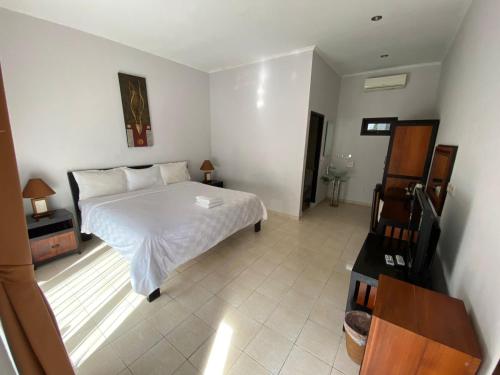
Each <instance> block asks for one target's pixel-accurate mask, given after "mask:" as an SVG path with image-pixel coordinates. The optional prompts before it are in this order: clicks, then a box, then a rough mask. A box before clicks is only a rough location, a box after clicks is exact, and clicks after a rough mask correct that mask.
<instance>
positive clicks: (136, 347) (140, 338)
mask: <svg viewBox="0 0 500 375" xmlns="http://www.w3.org/2000/svg"><path fill="white" fill-rule="evenodd" d="M162 338H163V337H162V335H161V334H160V332H158V331H157V330H156V329H155V328H154V326H153V325H152V323H150V322H149V321H147V320H146V321H144V322H142V323H140V324H139V325H138V326H136V327H134V328H133V329H131V330H130V331H129V332H128V333H126V334H124V335H123V336H121V337H120V338H118V339H117V340H116V341H114V342H113V344H112V345H113V348H114V349H115V351H116V352H117V353H118V356H119V357H120V358H121V359H122V361H123V362H125V364H126V365H127V366H128V365H130V364H131V363H132V362H134V361H135V360H136V359H137V358H139V357H140V356H142V355H143V354H144V353H145V352H147V351H148V350H149V349H150V348H152V347H153V346H154V345H155V344H156V343H158V342H159V341H160V340H161V339H162Z"/></svg>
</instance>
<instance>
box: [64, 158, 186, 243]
mask: <svg viewBox="0 0 500 375" xmlns="http://www.w3.org/2000/svg"><path fill="white" fill-rule="evenodd" d="M182 161H184V160H182ZM168 163H176V162H175V161H172V162H165V163H158V164H168ZM153 165H154V164H147V165H131V166H126V167H127V168H133V169H145V168H149V167H152V166H153ZM113 168H120V167H109V168H90V169H80V170H75V171H69V172H68V180H69V187H70V189H71V195H72V197H73V205H74V206H75V213H76V220H77V221H78V228H79V230H80V228H81V226H82V213H81V211H80V207H79V206H78V201H79V200H80V188H79V187H78V183H77V182H76V179H75V176H74V175H73V172H81V171H96V170H97V171H107V170H110V169H113ZM80 237H81V239H82V241H87V240H90V239H91V238H92V235H91V234H86V233H81V232H80Z"/></svg>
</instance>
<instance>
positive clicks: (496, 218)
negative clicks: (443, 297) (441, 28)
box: [438, 0, 500, 374]
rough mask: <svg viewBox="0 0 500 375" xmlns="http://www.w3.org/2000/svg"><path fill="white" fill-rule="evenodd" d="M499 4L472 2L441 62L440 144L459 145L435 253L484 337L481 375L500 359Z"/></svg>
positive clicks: (494, 1) (489, 0) (486, 0)
mask: <svg viewBox="0 0 500 375" xmlns="http://www.w3.org/2000/svg"><path fill="white" fill-rule="evenodd" d="M499 17H500V2H499V1H498V0H476V1H473V2H472V5H471V7H470V9H469V12H468V14H467V16H466V18H465V20H464V22H463V24H462V26H461V29H460V31H459V34H458V35H457V37H456V39H455V42H454V44H453V46H452V48H451V49H450V51H449V53H448V55H447V57H446V60H445V62H444V63H443V68H442V82H441V86H440V94H439V111H440V116H441V125H440V129H439V133H438V142H439V143H443V144H452V145H458V153H457V159H456V162H455V167H454V170H453V176H452V183H453V184H454V185H455V186H456V189H455V193H454V195H453V196H450V195H448V197H447V199H446V203H445V206H444V211H443V215H442V220H441V229H442V235H441V239H440V246H439V247H440V249H439V255H440V258H441V261H442V265H443V269H444V274H445V278H446V280H447V285H448V289H449V292H450V294H451V295H453V296H455V297H458V298H460V299H463V300H464V301H465V303H466V305H467V307H468V309H469V312H470V314H471V316H472V319H473V322H474V323H475V326H476V332H477V333H478V334H479V336H480V338H481V341H482V349H483V354H484V364H483V367H482V370H481V374H491V372H492V371H493V369H494V367H495V365H496V363H497V361H498V360H499V358H500V302H499V299H498V295H499V292H498V291H499V289H500V272H499V266H500V247H499V243H498V225H499V223H500V201H499V196H498V192H499V186H500V175H499V173H498V171H499V167H498V160H499V159H500V126H499V125H498V122H499V119H500V70H499V67H500V48H499V47H498V46H499V41H500V23H499V22H498V20H499Z"/></svg>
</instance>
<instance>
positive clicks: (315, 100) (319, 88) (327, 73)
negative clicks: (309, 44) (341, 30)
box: [304, 52, 340, 203]
mask: <svg viewBox="0 0 500 375" xmlns="http://www.w3.org/2000/svg"><path fill="white" fill-rule="evenodd" d="M339 94H340V76H339V75H338V74H337V73H336V72H335V71H334V70H333V69H332V68H331V67H330V66H329V65H328V64H327V63H326V62H325V61H324V60H323V58H322V57H321V56H320V55H318V53H316V52H314V54H313V62H312V72H311V90H310V96H309V115H310V113H311V111H314V112H318V113H321V114H322V115H324V116H325V123H324V124H323V136H322V137H321V139H322V141H321V159H320V164H319V173H318V183H317V189H316V203H319V202H321V201H322V200H323V199H325V197H326V194H327V185H325V184H324V183H323V182H322V181H321V176H322V175H323V174H325V173H326V168H327V167H328V165H329V164H330V156H331V155H325V156H323V149H324V147H325V144H324V143H325V132H326V122H327V121H329V122H330V124H331V125H330V126H332V128H331V129H333V126H335V122H336V119H337V106H338V101H339ZM308 124H309V122H308ZM331 129H330V130H331ZM307 134H308V133H307ZM305 142H306V145H307V139H306V140H305ZM306 151H307V150H306ZM305 157H306V155H304V162H305Z"/></svg>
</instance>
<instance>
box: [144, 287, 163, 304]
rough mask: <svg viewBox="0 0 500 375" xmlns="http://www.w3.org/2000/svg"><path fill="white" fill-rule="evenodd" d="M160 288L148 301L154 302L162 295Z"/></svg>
mask: <svg viewBox="0 0 500 375" xmlns="http://www.w3.org/2000/svg"><path fill="white" fill-rule="evenodd" d="M160 294H161V293H160V288H158V289H155V290H154V291H153V292H152V293H151V294H150V295H149V296H148V297H147V299H148V302H153V301H154V300H155V299H157V298H158V297H159V296H160Z"/></svg>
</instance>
